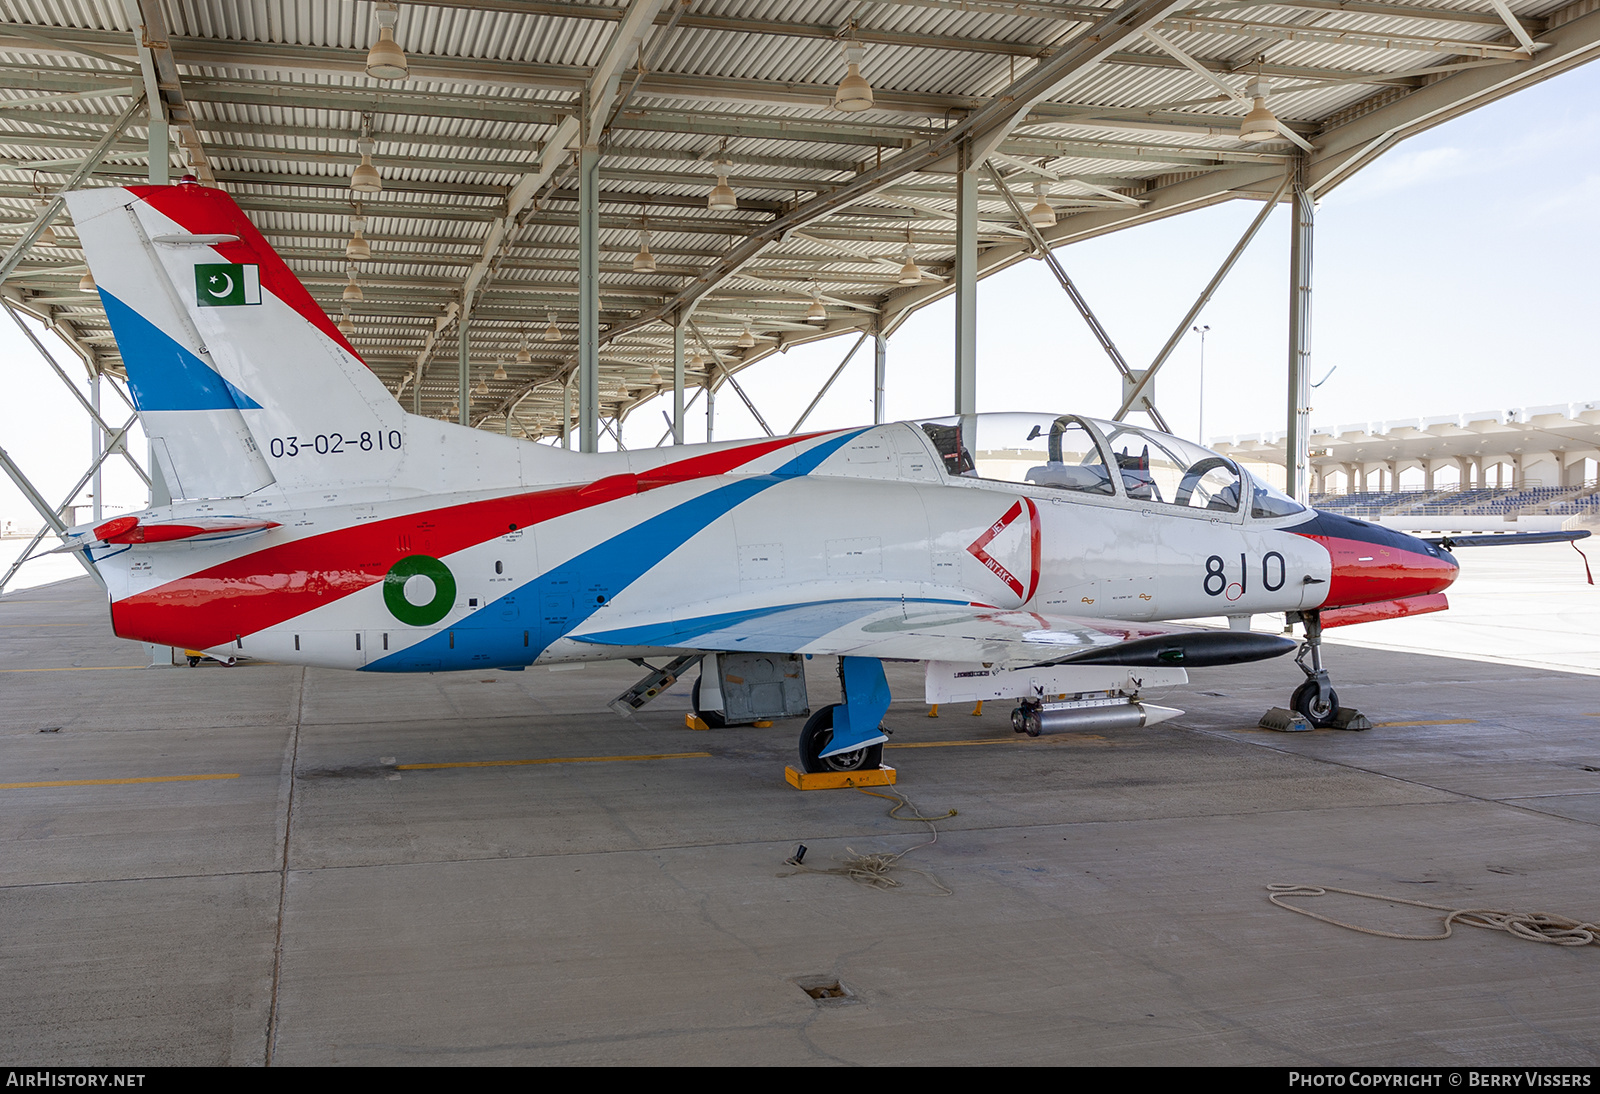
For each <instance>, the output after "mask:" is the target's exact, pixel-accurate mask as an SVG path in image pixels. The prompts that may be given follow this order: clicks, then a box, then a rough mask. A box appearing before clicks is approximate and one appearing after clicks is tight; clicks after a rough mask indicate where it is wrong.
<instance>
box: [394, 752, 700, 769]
mask: <svg viewBox="0 0 1600 1094" xmlns="http://www.w3.org/2000/svg"><path fill="white" fill-rule="evenodd" d="M710 756H711V753H709V752H660V753H656V754H654V755H650V756H552V757H550V758H549V759H544V760H460V761H457V762H455V763H444V764H395V770H396V771H437V770H439V769H441V768H446V767H528V766H531V765H533V764H604V763H620V762H624V761H627V760H704V759H709V758H710Z"/></svg>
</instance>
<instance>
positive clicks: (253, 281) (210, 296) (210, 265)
mask: <svg viewBox="0 0 1600 1094" xmlns="http://www.w3.org/2000/svg"><path fill="white" fill-rule="evenodd" d="M194 298H195V303H196V304H198V305H199V306H200V307H202V308H231V307H238V306H239V305H241V304H259V303H261V267H260V266H257V265H255V264H254V263H251V264H248V265H244V264H240V263H237V262H197V263H195V267H194Z"/></svg>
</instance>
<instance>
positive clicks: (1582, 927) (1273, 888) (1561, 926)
mask: <svg viewBox="0 0 1600 1094" xmlns="http://www.w3.org/2000/svg"><path fill="white" fill-rule="evenodd" d="M1267 892H1269V893H1271V894H1272V895H1271V896H1269V897H1268V898H1267V899H1268V900H1270V901H1272V903H1274V904H1276V905H1277V906H1278V907H1280V908H1287V909H1288V910H1289V911H1291V912H1297V913H1299V914H1300V915H1307V916H1310V917H1311V918H1312V919H1320V920H1322V922H1324V923H1332V924H1333V925H1334V926H1335V927H1344V928H1345V929H1347V930H1351V931H1360V932H1361V933H1362V934H1371V935H1377V936H1378V937H1379V938H1398V939H1403V940H1405V941H1409V942H1437V941H1440V940H1442V939H1446V938H1449V937H1450V933H1451V930H1452V929H1453V927H1454V925H1455V924H1456V923H1464V924H1466V925H1467V926H1469V927H1484V928H1487V929H1489V930H1492V931H1505V932H1506V933H1507V934H1509V935H1512V936H1514V937H1516V938H1524V939H1527V940H1528V941H1529V942H1548V943H1551V944H1552V945H1555V946H1589V945H1593V944H1594V943H1595V941H1596V938H1597V936H1600V924H1594V923H1582V922H1579V921H1578V920H1575V919H1568V918H1567V917H1566V916H1560V915H1551V914H1549V913H1547V912H1505V911H1499V910H1497V909H1492V908H1452V907H1450V906H1449V905H1448V904H1429V903H1427V902H1426V901H1422V900H1406V899H1405V898H1403V897H1397V896H1380V895H1379V894H1377V893H1363V892H1358V891H1357V890H1355V889H1336V888H1334V887H1333V886H1332V885H1325V886H1317V885H1288V884H1281V883H1277V884H1272V885H1268V886H1267ZM1328 893H1343V894H1345V895H1346V896H1359V897H1365V898H1366V899H1368V900H1384V901H1388V902H1389V903H1391V904H1409V905H1411V906H1412V907H1413V908H1431V909H1432V910H1434V911H1437V912H1448V913H1449V914H1448V915H1446V916H1445V917H1444V931H1443V933H1441V934H1396V933H1395V932H1393V931H1380V930H1378V929H1377V928H1375V927H1359V926H1357V925H1356V924H1354V923H1345V922H1343V921H1341V920H1338V919H1333V918H1332V917H1330V916H1325V915H1320V914H1318V913H1317V912H1313V911H1309V910H1308V909H1305V908H1300V907H1296V906H1295V905H1293V904H1285V903H1284V901H1283V898H1284V897H1291V896H1304V897H1312V896H1324V895H1326V894H1328Z"/></svg>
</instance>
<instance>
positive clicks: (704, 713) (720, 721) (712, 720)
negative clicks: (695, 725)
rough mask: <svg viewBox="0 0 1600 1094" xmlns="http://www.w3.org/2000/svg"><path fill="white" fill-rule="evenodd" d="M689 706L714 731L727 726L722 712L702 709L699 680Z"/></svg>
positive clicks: (695, 683)
mask: <svg viewBox="0 0 1600 1094" xmlns="http://www.w3.org/2000/svg"><path fill="white" fill-rule="evenodd" d="M689 705H690V706H691V707H693V708H694V716H695V717H696V718H699V719H700V720H701V721H702V722H704V723H705V724H706V725H708V726H710V727H711V728H712V729H723V728H725V727H726V726H727V724H728V719H727V716H726V715H724V714H723V713H722V711H720V710H701V709H700V681H699V680H698V679H696V680H695V682H694V687H692V688H690V689H689ZM832 724H833V723H831V722H830V723H829V725H832Z"/></svg>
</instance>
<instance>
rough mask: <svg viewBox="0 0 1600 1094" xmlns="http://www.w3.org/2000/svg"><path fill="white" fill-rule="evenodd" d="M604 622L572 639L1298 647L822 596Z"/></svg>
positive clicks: (986, 654)
mask: <svg viewBox="0 0 1600 1094" xmlns="http://www.w3.org/2000/svg"><path fill="white" fill-rule="evenodd" d="M591 622H593V621H591ZM606 622H607V624H609V625H607V626H604V627H602V628H597V629H595V630H591V631H587V632H585V633H578V634H573V635H571V636H570V637H572V638H573V639H574V640H576V641H580V642H589V643H593V644H596V645H605V646H629V647H639V646H654V647H657V648H667V649H687V650H715V651H719V652H740V651H759V652H762V653H809V654H837V655H840V656H846V657H877V658H883V659H887V660H905V661H960V662H966V663H974V662H979V663H983V664H992V665H998V666H999V667H1001V668H1021V667H1023V666H1027V665H1047V664H1060V663H1064V662H1069V661H1070V662H1074V663H1099V664H1145V665H1160V664H1170V665H1174V666H1199V665H1207V664H1232V663H1235V662H1238V661H1254V660H1259V659H1261V658H1263V657H1275V656H1277V655H1279V654H1281V653H1286V652H1288V651H1289V650H1291V649H1293V648H1294V646H1295V643H1294V642H1293V641H1292V640H1290V639H1286V638H1283V637H1281V636H1278V635H1265V634H1251V633H1250V632H1241V631H1218V630H1207V629H1202V628H1194V627H1180V626H1175V625H1173V624H1170V623H1127V622H1119V621H1115V620H1107V619H1081V618H1073V617H1067V616H1051V615H1044V614H1041V613H1039V612H1030V611H1007V610H1005V609H1002V608H990V607H985V606H982V605H974V604H962V603H958V602H955V601H928V600H904V601H902V600H884V599H859V600H856V599H850V600H817V601H809V602H806V603H799V604H785V605H775V606H766V607H755V608H746V609H743V610H737V609H736V610H731V611H724V612H713V613H709V614H694V615H682V616H679V617H676V618H669V619H645V618H638V617H635V618H632V619H621V620H619V619H611V620H607V621H606ZM618 624H620V625H618Z"/></svg>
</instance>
